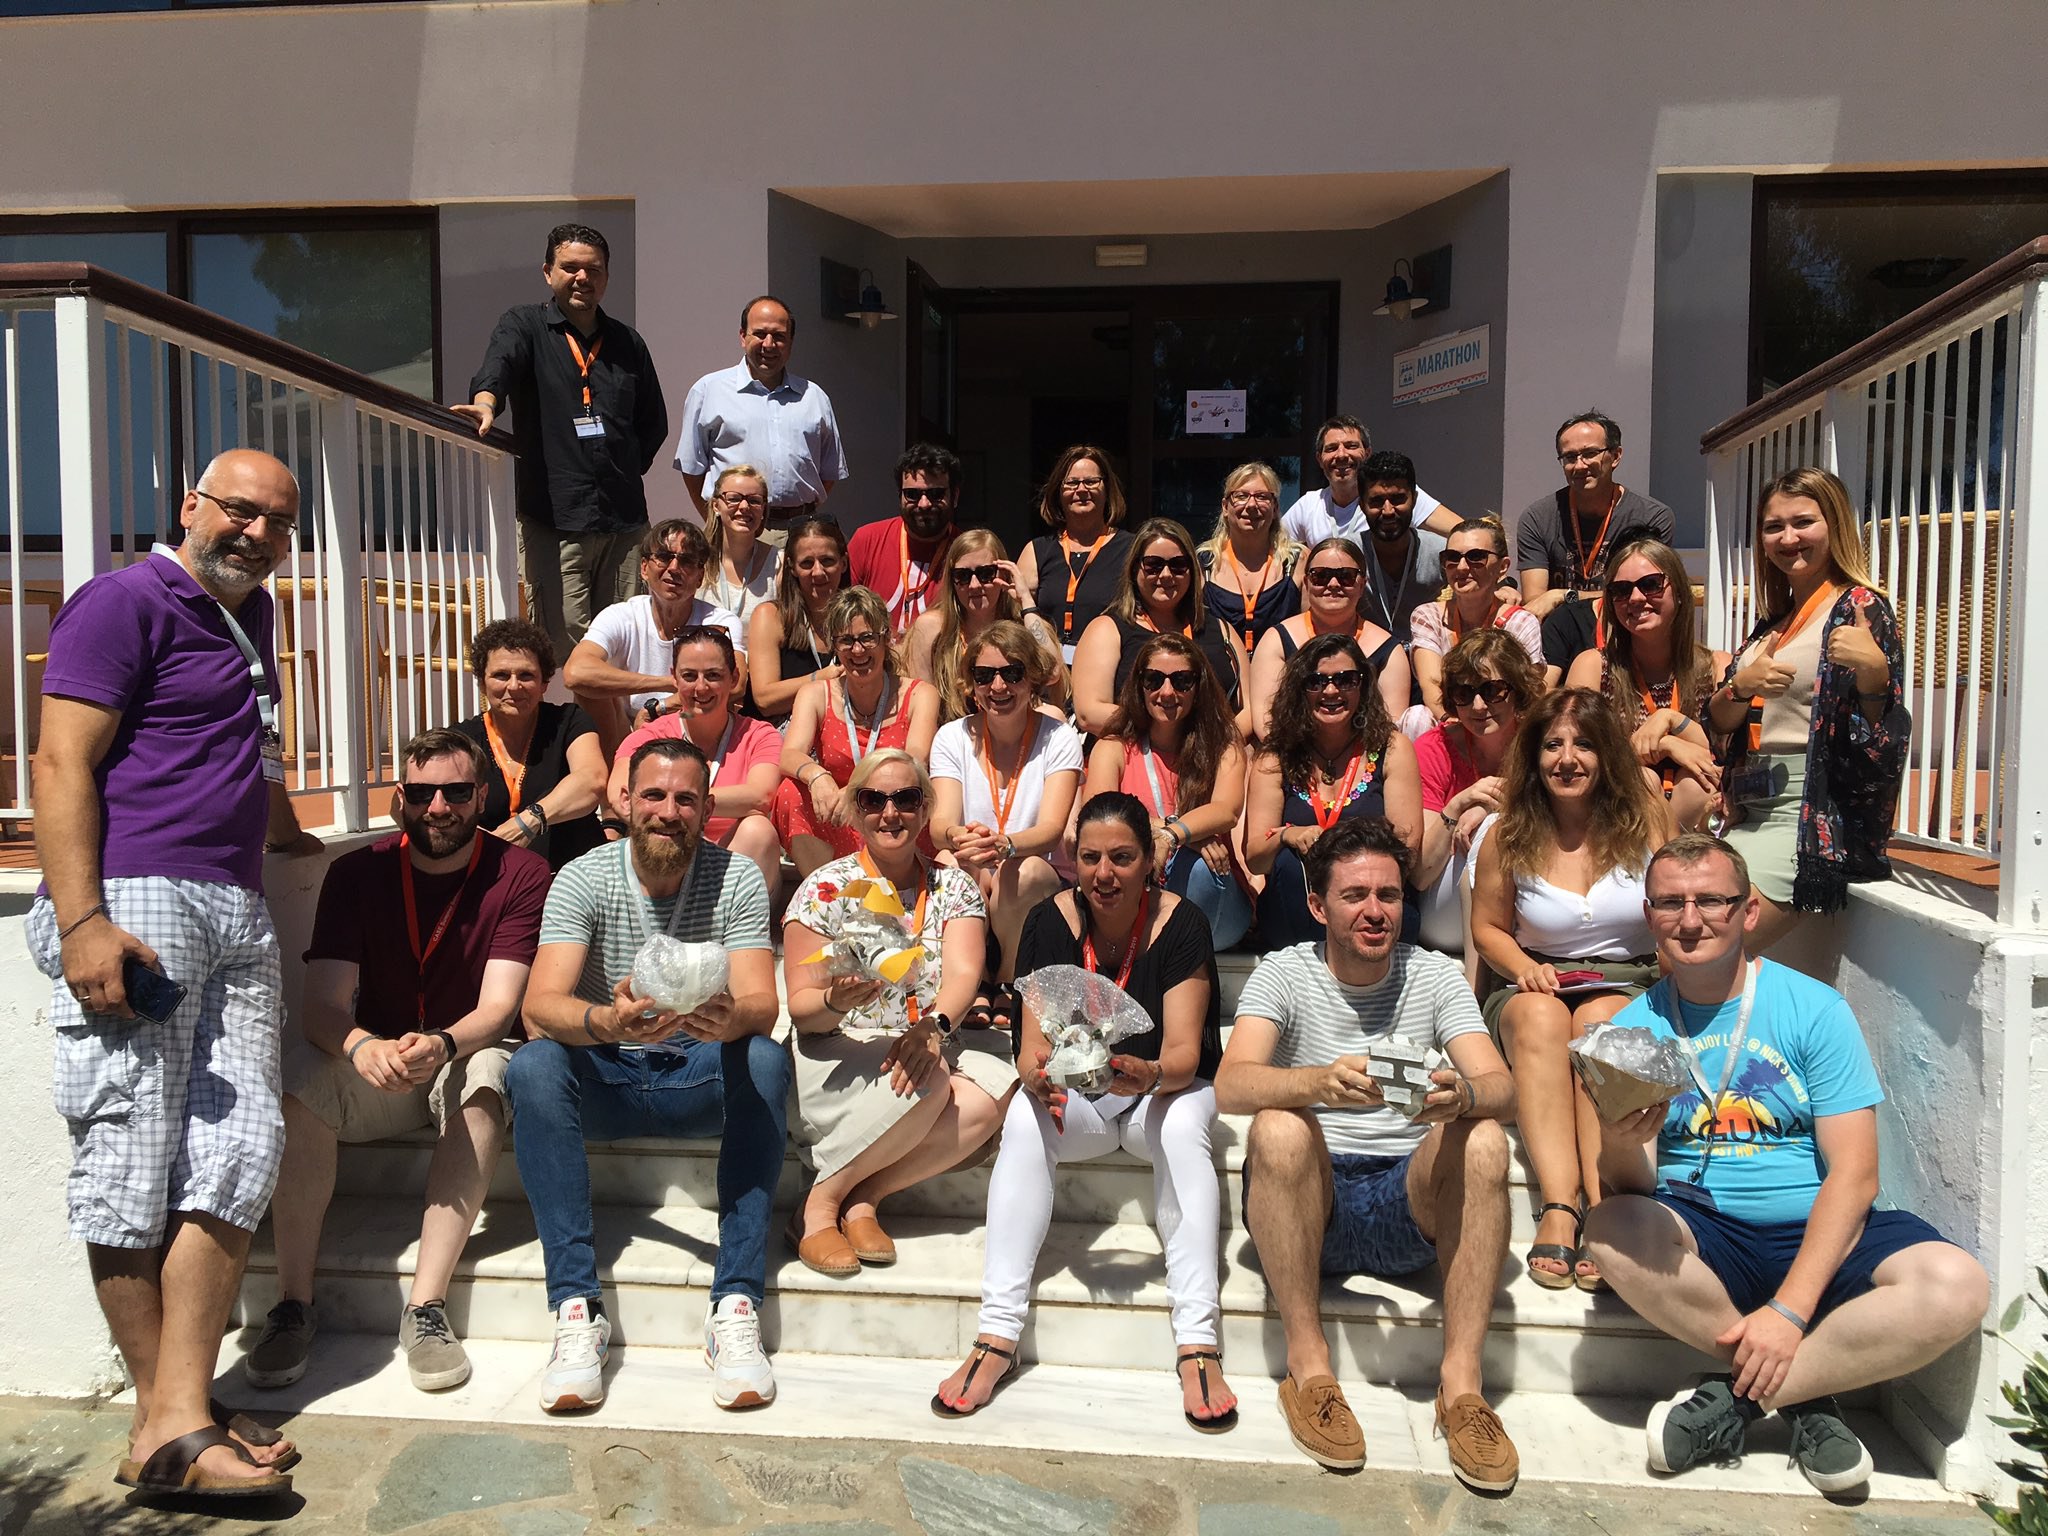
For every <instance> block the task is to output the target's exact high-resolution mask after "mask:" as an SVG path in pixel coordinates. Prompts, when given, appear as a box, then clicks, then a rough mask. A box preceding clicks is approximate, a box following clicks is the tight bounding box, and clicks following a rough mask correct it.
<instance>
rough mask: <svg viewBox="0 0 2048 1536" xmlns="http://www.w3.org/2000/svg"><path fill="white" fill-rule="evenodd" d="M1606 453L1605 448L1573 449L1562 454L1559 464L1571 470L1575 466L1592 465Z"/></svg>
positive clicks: (1558, 459) (1559, 457)
mask: <svg viewBox="0 0 2048 1536" xmlns="http://www.w3.org/2000/svg"><path fill="white" fill-rule="evenodd" d="M1605 452H1607V450H1606V449H1605V448H1573V449H1570V450H1568V451H1566V452H1564V453H1560V454H1559V455H1558V456H1557V462H1558V463H1560V464H1562V465H1563V466H1564V467H1565V468H1566V469H1570V468H1571V467H1572V466H1573V465H1574V464H1590V463H1592V462H1593V461H1594V460H1595V459H1597V458H1599V457H1600V456H1601V455H1602V454H1604V453H1605Z"/></svg>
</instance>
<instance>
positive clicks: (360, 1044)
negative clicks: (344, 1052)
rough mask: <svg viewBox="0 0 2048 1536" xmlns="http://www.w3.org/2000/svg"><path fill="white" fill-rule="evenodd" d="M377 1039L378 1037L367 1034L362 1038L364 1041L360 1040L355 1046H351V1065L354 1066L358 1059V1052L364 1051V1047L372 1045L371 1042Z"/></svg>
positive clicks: (349, 1057) (349, 1049)
mask: <svg viewBox="0 0 2048 1536" xmlns="http://www.w3.org/2000/svg"><path fill="white" fill-rule="evenodd" d="M376 1038H377V1037H376V1036H375V1035H367V1034H366V1035H364V1036H363V1038H362V1039H360V1040H358V1041H357V1042H356V1043H355V1044H354V1045H352V1046H350V1047H349V1048H348V1059H349V1061H350V1063H351V1064H353V1063H354V1061H355V1059H356V1052H357V1051H360V1050H361V1049H362V1048H363V1047H364V1046H366V1045H368V1044H369V1043H370V1042H371V1041H372V1040H374V1039H376Z"/></svg>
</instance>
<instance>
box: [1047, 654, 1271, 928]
mask: <svg viewBox="0 0 2048 1536" xmlns="http://www.w3.org/2000/svg"><path fill="white" fill-rule="evenodd" d="M1244 780H1245V756H1244V741H1243V738H1241V737H1240V736H1239V735H1238V734H1237V726H1236V725H1235V724H1234V723H1233V722H1232V720H1231V717H1230V708H1229V706H1228V705H1227V704H1226V703H1225V702H1224V699H1223V690H1222V689H1221V688H1219V687H1217V686H1216V674H1215V673H1214V672H1212V671H1210V670H1209V659H1208V657H1206V656H1204V655H1203V654H1202V652H1201V650H1200V649H1199V648H1198V647H1197V646H1196V645H1195V644H1194V643H1193V642H1192V641H1190V640H1189V639H1188V638H1187V637H1186V636H1185V635H1154V636H1153V637H1152V638H1151V639H1149V640H1147V641H1146V642H1145V643H1144V644H1143V645H1141V646H1140V647H1138V661H1137V665H1136V666H1135V667H1133V668H1132V669H1131V675H1130V678H1129V680H1128V681H1126V682H1125V683H1124V691H1123V695H1122V696H1121V697H1120V698H1119V699H1118V700H1117V711H1116V717H1115V719H1114V720H1113V721H1112V722H1111V724H1110V729H1109V732H1108V733H1107V734H1106V735H1104V736H1103V737H1102V738H1101V739H1100V740H1099V741H1097V742H1096V743H1095V746H1094V748H1093V749H1092V750H1091V751H1090V752H1089V754H1088V777H1087V780H1086V782H1085V783H1084V785H1083V787H1082V792H1081V798H1082V802H1083V803H1084V804H1086V803H1088V802H1091V801H1093V800H1094V798H1095V797H1096V796H1097V795H1101V794H1107V793H1108V792H1110V791H1111V790H1120V791H1122V792H1123V793H1125V794H1128V795H1132V796H1135V797H1136V798H1137V800H1138V801H1139V803H1140V804H1142V805H1143V806H1144V807H1145V810H1146V814H1147V815H1149V816H1150V817H1151V818H1152V854H1153V861H1154V865H1155V867H1156V868H1157V870H1158V872H1159V877H1160V879H1161V880H1162V881H1163V882H1164V883H1165V885H1166V888H1167V889H1168V890H1170V891H1172V892H1173V893H1174V894H1175V895H1177V896H1184V897H1186V898H1187V899H1188V901H1189V903H1190V904H1191V905H1192V906H1194V907H1195V908H1196V909H1198V910H1199V911H1200V912H1201V914H1202V915H1203V916H1204V917H1206V918H1208V920H1209V929H1210V933H1211V935H1212V937H1213V938H1214V941H1215V945H1216V948H1218V949H1228V948H1230V946H1231V945H1233V944H1235V943H1236V942H1237V941H1238V940H1239V939H1241V938H1243V937H1244V934H1245V930H1246V929H1247V928H1249V927H1250V926H1251V922H1252V908H1251V901H1250V899H1249V898H1248V897H1247V896H1246V894H1245V891H1246V889H1247V884H1248V882H1247V883H1246V884H1241V883H1240V882H1239V874H1238V866H1237V855H1236V850H1235V849H1234V848H1233V847H1232V846H1231V834H1232V833H1233V832H1234V831H1235V830H1236V828H1237V822H1238V818H1239V817H1240V816H1241V815H1242V814H1243V813H1244Z"/></svg>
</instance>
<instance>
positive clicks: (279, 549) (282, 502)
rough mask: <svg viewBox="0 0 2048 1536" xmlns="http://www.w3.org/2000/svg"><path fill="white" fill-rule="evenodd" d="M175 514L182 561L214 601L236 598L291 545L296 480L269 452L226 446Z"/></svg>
mask: <svg viewBox="0 0 2048 1536" xmlns="http://www.w3.org/2000/svg"><path fill="white" fill-rule="evenodd" d="M178 521H179V522H181V523H182V524H184V526H185V542H184V543H183V544H182V545H180V546H179V548H178V558H179V559H180V560H181V561H182V562H183V563H184V565H185V568H186V569H187V570H188V571H190V572H191V573H192V575H193V578H194V579H195V580H196V581H198V583H199V584H200V585H201V586H202V587H204V588H206V590H207V591H208V592H210V593H212V594H213V596H214V597H216V598H217V599H219V600H220V601H222V602H229V601H236V602H239V601H240V599H241V598H243V597H244V596H246V595H247V594H248V593H249V592H250V591H251V590H252V589H253V588H255V587H256V586H258V585H259V584H260V583H261V582H262V581H263V579H264V578H265V577H266V576H268V575H269V574H270V573H271V572H272V571H274V570H276V569H277V565H278V562H279V561H281V560H282V559H284V557H285V556H286V555H287V554H289V553H290V552H291V547H292V540H293V538H294V537H295V536H296V534H297V530H298V526H299V483H298V481H297V480H296V479H294V478H293V477H292V472H291V471H290V470H289V469H287V468H286V467H285V465H284V462H283V461H282V460H281V459H278V458H277V457H275V456H274V455H272V454H268V453H264V452H263V451H262V450H260V449H256V448H231V449H229V450H228V451H227V452H226V453H223V454H221V455H220V456H219V457H218V458H216V459H215V460H214V461H213V462H212V463H211V464H209V465H207V466H206V471H205V473H204V474H202V475H200V477H199V483H198V484H197V485H195V486H194V487H193V488H192V489H191V490H190V491H189V492H187V493H186V496H185V504H184V505H183V506H182V507H180V508H179V510H178Z"/></svg>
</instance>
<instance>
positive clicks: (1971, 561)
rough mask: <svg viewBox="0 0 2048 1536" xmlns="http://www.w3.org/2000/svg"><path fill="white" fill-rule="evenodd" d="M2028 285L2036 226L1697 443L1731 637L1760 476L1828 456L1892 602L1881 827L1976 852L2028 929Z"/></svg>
mask: <svg viewBox="0 0 2048 1536" xmlns="http://www.w3.org/2000/svg"><path fill="white" fill-rule="evenodd" d="M2044 299H2048V238H2043V239H2040V240H2036V241H2034V242H2033V243H2031V244H2029V245H2027V246H2024V247H2022V248H2021V249H2020V250H2018V251H2015V252H2013V253H2012V254H2011V255H2010V256H2007V257H2005V258H2004V259H2003V260H2001V261H1999V262H1997V263H1995V264H1993V265H1992V266H1990V267H1988V268H1986V269H1985V270H1984V271H1983V272H1981V273H1979V274H1977V275H1976V276H1975V277H1973V278H1971V279H1969V280H1968V281H1966V282H1964V283H1962V284H1960V285H1958V286H1957V287H1956V288H1954V289H1951V290H1950V291H1949V292H1948V293H1946V294H1943V295H1942V296H1941V297H1940V298H1938V299H1936V300H1934V301H1933V302H1932V303H1930V304H1927V305H1924V306H1923V307H1921V308H1920V309H1918V310H1915V311H1914V312H1913V313H1912V314H1910V315H1908V316H1906V317H1905V318H1904V319H1902V320H1900V321H1898V322H1897V323H1896V324H1894V325H1892V326H1890V327H1888V328H1887V329H1886V330H1884V331H1882V332H1880V333H1879V334H1878V335H1876V336H1873V337H1871V338H1870V339H1869V340H1868V341H1865V342H1863V343H1861V344H1859V345H1858V346H1856V347H1853V348H1851V349H1850V350H1849V351H1847V352H1844V353H1843V354H1842V355H1841V356H1839V357H1837V358H1835V359H1833V360H1832V361H1831V362H1828V363H1826V364H1823V365H1822V366H1821V367H1820V368H1817V369H1815V370H1814V371H1813V372H1811V373H1809V374H1807V375H1806V376H1805V377H1803V378H1800V379H1796V380H1794V381H1793V382H1792V383H1790V384H1788V385H1786V386H1784V387H1783V388H1782V389H1779V390H1776V391H1774V392H1773V393H1771V394H1770V395H1767V396H1766V397H1764V399H1762V400H1760V401H1758V402H1757V403H1756V404H1755V405H1753V406H1751V407H1749V408H1748V409H1747V410H1745V411H1743V412H1742V413H1740V414H1739V415H1737V416H1735V417H1732V418H1731V419H1730V420H1728V421H1726V422H1723V423H1722V424H1721V425H1720V426H1718V427H1716V428H1715V429H1714V430H1713V431H1712V432H1709V433H1708V434H1707V435H1706V437H1705V438H1703V439H1702V440H1701V448H1702V451H1703V453H1704V454H1705V456H1706V459H1707V465H1708V476H1707V604H1706V621H1707V625H1708V635H1709V638H1710V639H1711V640H1712V641H1713V643H1715V644H1716V645H1720V646H1724V647H1726V648H1728V649H1730V650H1732V649H1734V648H1735V647H1736V646H1737V645H1739V644H1740V643H1741V641H1742V640H1743V639H1744V638H1745V637H1746V636H1747V635H1748V634H1749V633H1750V631H1751V629H1752V627H1753V626H1754V624H1755V623H1756V621H1757V618H1758V617H1759V616H1758V614H1757V613H1756V611H1755V603H1756V594H1755V592H1754V588H1753V570H1754V565H1753V558H1754V557H1753V551H1754V537H1755V530H1756V515H1757V510H1758V508H1757V497H1758V494H1759V492H1760V490H1761V488H1762V487H1763V485H1764V484H1765V483H1766V482H1768V481H1769V480H1770V479H1771V478H1772V477H1773V476H1774V475H1777V474H1779V473H1781V472H1783V471H1785V470H1788V469H1794V468H1799V467H1803V466H1806V465H1818V466H1820V467H1822V468H1825V469H1828V470H1831V471H1833V472H1834V473H1835V474H1836V475H1838V476H1839V477H1840V478H1841V480H1842V481H1843V483H1844V484H1845V485H1846V486H1847V487H1848V491H1849V495H1850V498H1851V500H1852V501H1854V502H1855V504H1856V506H1857V508H1858V510H1859V512H1860V513H1861V517H1862V530H1861V531H1862V536H1863V543H1864V548H1865V551H1866V553H1867V554H1868V556H1869V558H1870V562H1871V567H1872V570H1873V573H1874V575H1875V578H1876V580H1877V582H1878V584H1879V585H1880V586H1881V587H1883V588H1884V590H1885V591H1886V593H1887V594H1888V595H1889V596H1890V598H1891V600H1892V603H1893V606H1894V607H1895V608H1896V609H1897V611H1898V615H1899V623H1900V629H1901V640H1902V644H1903V647H1904V651H1905V672H1906V705H1907V707H1908V709H1910V710H1911V711H1912V715H1913V741H1912V749H1911V754H1910V758H1909V761H1908V765H1907V772H1906V781H1905V785H1904V788H1903V792H1902V793H1901V795H1900V799H1899V808H1898V814H1897V817H1896V820H1895V822H1894V828H1895V833H1896V836H1897V837H1898V839H1899V840H1900V841H1902V842H1906V843H1911V844H1917V845H1921V846H1924V847H1928V848H1932V849H1938V850H1944V851H1948V852H1954V853H1962V854H1968V855H1975V856H1977V857H1980V858H1983V859H1991V860H1996V861H1997V862H1998V865H1999V889H2000V897H1999V911H2000V917H2001V919H2002V920H2003V921H2006V922H2009V923H2017V924H2025V925H2028V926H2041V925H2043V923H2044V919H2048V908H2044V903H2048V891H2044V890H2043V882H2044V877H2048V857H2044V852H2048V850H2044V844H2048V787H2044V784H2043V782H2042V781H2043V779H2044V773H2043V771H2042V770H2043V768H2044V767H2048V676H2041V675H2037V677H2036V679H2035V680H2034V686H2033V688H2032V690H2031V693H2030V692H2029V691H2028V690H2027V689H2026V687H2025V686H2024V684H2025V683H2026V681H2027V678H2026V676H2025V661H2026V659H2027V646H2028V642H2029V640H2030V639H2031V641H2032V643H2033V644H2034V645H2036V646H2039V645H2042V644H2044V643H2048V583H2042V584H2040V585H2038V586H2037V587H2036V588H2035V589H2034V590H2035V593H2036V594H2038V595H2032V596H2030V595H2029V592H2028V589H2027V586H2026V583H2025V582H2024V581H2023V580H2021V578H2020V573H2021V572H2022V571H2024V570H2025V569H2026V565H2027V558H2028V552H2029V538H2028V523H2029V517H2028V513H2029V510H2030V509H2031V508H2034V507H2041V506H2048V438H2044V436H2043V434H2044V431H2048V416H2044V414H2043V406H2044V405H2048V358H2044V354H2043V348H2042V341H2043V334H2042V325H2043V320H2044V307H2043V306H2044ZM2030 750H2031V752H2032V753H2033V754H2035V756H2036V757H2037V758H2039V759H2040V760H2039V761H2036V762H2033V763H2031V764H2029V763H2028V762H2027V761H2026V756H2027V753H2028V752H2029V751H2030ZM2028 767H2031V768H2032V770H2033V772H2032V782H2029V775H2028V773H2027V772H2026V769H2027V768H2028Z"/></svg>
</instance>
